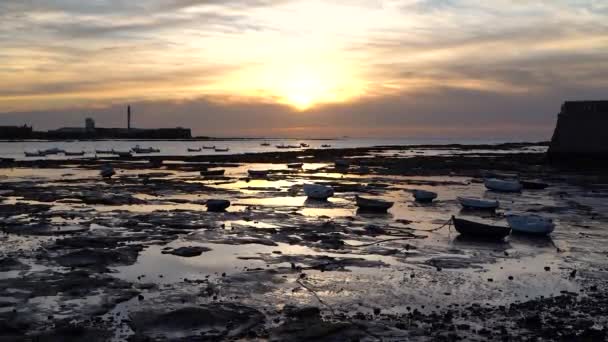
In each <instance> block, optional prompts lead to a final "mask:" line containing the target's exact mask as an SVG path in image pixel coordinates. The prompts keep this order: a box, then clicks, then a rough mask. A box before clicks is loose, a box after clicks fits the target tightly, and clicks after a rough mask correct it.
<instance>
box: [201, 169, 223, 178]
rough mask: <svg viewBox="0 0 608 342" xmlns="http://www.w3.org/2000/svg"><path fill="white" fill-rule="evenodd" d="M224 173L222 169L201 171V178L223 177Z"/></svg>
mask: <svg viewBox="0 0 608 342" xmlns="http://www.w3.org/2000/svg"><path fill="white" fill-rule="evenodd" d="M225 172H226V170H224V169H216V170H203V171H201V176H205V177H213V176H223V175H224V173H225Z"/></svg>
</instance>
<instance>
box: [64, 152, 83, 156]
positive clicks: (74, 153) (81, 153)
mask: <svg viewBox="0 0 608 342" xmlns="http://www.w3.org/2000/svg"><path fill="white" fill-rule="evenodd" d="M65 155H66V156H84V151H80V152H68V151H66V152H65Z"/></svg>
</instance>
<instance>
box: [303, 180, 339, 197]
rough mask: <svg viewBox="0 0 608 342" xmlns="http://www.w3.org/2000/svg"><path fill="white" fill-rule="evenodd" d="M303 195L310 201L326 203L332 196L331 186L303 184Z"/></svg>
mask: <svg viewBox="0 0 608 342" xmlns="http://www.w3.org/2000/svg"><path fill="white" fill-rule="evenodd" d="M303 189H304V194H306V196H307V197H308V198H310V199H314V200H318V201H326V200H327V199H328V198H329V197H331V196H333V195H334V189H333V188H332V187H331V186H327V185H321V184H304V186H303Z"/></svg>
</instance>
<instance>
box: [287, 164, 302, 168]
mask: <svg viewBox="0 0 608 342" xmlns="http://www.w3.org/2000/svg"><path fill="white" fill-rule="evenodd" d="M302 166H304V163H291V164H287V167H288V168H290V169H301V168H302Z"/></svg>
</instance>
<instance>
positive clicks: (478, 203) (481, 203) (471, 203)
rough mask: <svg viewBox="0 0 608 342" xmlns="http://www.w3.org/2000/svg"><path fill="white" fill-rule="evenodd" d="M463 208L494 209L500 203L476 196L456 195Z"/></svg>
mask: <svg viewBox="0 0 608 342" xmlns="http://www.w3.org/2000/svg"><path fill="white" fill-rule="evenodd" d="M458 202H460V205H462V206H463V208H466V209H476V210H495V209H496V208H498V206H499V205H500V204H499V203H498V201H497V200H485V199H482V198H478V197H458Z"/></svg>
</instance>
